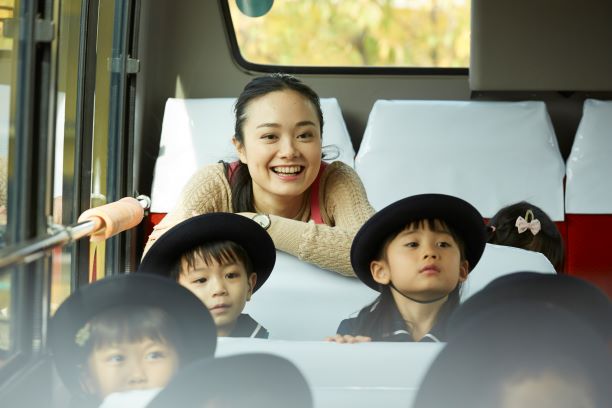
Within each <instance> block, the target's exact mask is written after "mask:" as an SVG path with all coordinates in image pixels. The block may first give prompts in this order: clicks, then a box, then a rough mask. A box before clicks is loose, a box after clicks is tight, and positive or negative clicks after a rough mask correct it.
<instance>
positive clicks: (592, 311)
mask: <svg viewBox="0 0 612 408" xmlns="http://www.w3.org/2000/svg"><path fill="white" fill-rule="evenodd" d="M521 301H523V302H542V303H546V304H549V305H554V306H557V307H559V308H562V309H565V310H566V311H568V312H570V313H572V314H574V315H576V316H578V318H580V320H582V321H583V322H584V323H586V324H589V325H590V326H591V327H592V328H593V329H594V330H595V331H596V332H597V333H598V334H600V335H601V337H602V338H603V339H604V340H606V341H612V302H611V301H610V299H609V298H608V296H607V295H606V294H605V293H604V292H603V291H602V290H601V289H599V288H598V287H596V286H595V285H593V284H591V283H590V282H587V281H585V280H584V279H580V278H577V277H574V276H569V275H558V274H550V273H537V272H516V273H511V274H508V275H504V276H500V277H499V278H497V279H495V280H493V281H491V282H490V283H489V284H488V285H487V286H485V287H484V289H482V290H481V291H479V292H477V293H476V294H474V295H473V296H471V297H470V298H469V299H468V300H466V301H465V302H464V303H463V304H462V305H461V307H459V309H457V310H456V311H455V312H454V313H453V315H452V316H451V318H450V320H449V322H448V326H447V329H446V330H447V334H448V335H449V336H453V335H454V333H457V332H460V331H462V330H469V326H470V324H471V322H472V321H473V320H476V319H477V318H478V315H479V314H480V313H483V312H486V311H487V310H490V309H491V308H492V307H493V306H496V305H501V304H504V303H510V302H521Z"/></svg>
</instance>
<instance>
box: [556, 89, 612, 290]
mask: <svg viewBox="0 0 612 408" xmlns="http://www.w3.org/2000/svg"><path fill="white" fill-rule="evenodd" d="M611 153H612V101H599V100H594V99H587V100H586V101H585V102H584V109H583V114H582V119H581V121H580V125H579V126H578V130H577V131H576V137H575V139H574V144H573V146H572V151H571V153H570V155H569V157H568V159H567V175H566V192H565V211H566V213H567V233H568V240H567V246H568V250H567V259H566V260H565V265H566V271H567V273H569V274H571V275H576V276H579V277H582V278H585V279H587V280H590V281H592V282H593V283H594V284H596V285H598V286H599V287H601V288H602V289H603V290H604V291H606V292H607V293H608V295H609V296H610V297H612V257H611V256H610V239H609V237H608V235H607V232H608V231H609V230H611V229H612V185H611V184H610V178H612V161H611V160H610V155H611Z"/></svg>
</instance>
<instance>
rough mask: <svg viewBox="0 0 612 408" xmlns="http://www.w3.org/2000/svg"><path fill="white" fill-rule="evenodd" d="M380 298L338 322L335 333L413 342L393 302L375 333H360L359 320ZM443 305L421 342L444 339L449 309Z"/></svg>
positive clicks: (371, 309)
mask: <svg viewBox="0 0 612 408" xmlns="http://www.w3.org/2000/svg"><path fill="white" fill-rule="evenodd" d="M379 303H380V300H377V301H376V302H375V303H374V304H372V305H371V306H367V307H364V308H363V309H361V311H360V312H359V314H358V315H357V316H356V317H353V318H350V319H344V320H342V321H341V322H340V325H339V326H338V330H336V332H337V334H341V335H346V334H348V335H351V336H369V337H372V340H373V341H393V342H402V341H405V342H414V341H415V340H414V339H413V338H412V334H411V333H410V330H409V329H408V327H407V326H406V323H405V321H404V318H403V317H402V315H401V314H400V312H399V310H398V309H397V306H396V305H395V302H393V307H392V308H391V316H390V319H389V320H388V321H387V324H381V325H379V326H378V327H379V328H380V330H378V331H377V332H376V333H370V334H366V333H360V332H359V328H360V322H361V321H363V319H365V318H366V317H367V315H368V314H370V313H372V312H374V310H376V307H377V306H378V305H379ZM445 309H447V308H445V307H443V308H442V309H441V310H440V313H439V314H438V318H437V319H436V323H435V324H434V326H433V327H432V328H431V330H430V331H429V333H427V334H426V335H425V336H423V337H422V338H421V340H419V342H421V343H426V342H436V343H437V342H442V341H446V335H445V329H446V321H447V319H448V315H449V314H450V311H446V310H445Z"/></svg>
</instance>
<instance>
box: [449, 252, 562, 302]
mask: <svg viewBox="0 0 612 408" xmlns="http://www.w3.org/2000/svg"><path fill="white" fill-rule="evenodd" d="M523 271H526V272H540V273H556V272H555V268H554V266H553V265H552V264H551V263H550V261H549V260H548V258H546V256H544V255H543V254H541V253H540V252H534V251H528V250H526V249H521V248H514V247H510V246H502V245H493V244H487V245H486V247H485V251H484V253H483V254H482V258H480V261H479V262H478V265H476V267H475V268H474V270H472V272H470V274H469V277H468V279H467V280H466V281H465V283H464V284H463V287H462V291H461V301H465V300H466V299H467V298H469V297H470V296H472V295H473V294H474V293H476V292H478V291H479V290H481V289H483V288H484V287H485V286H487V285H488V284H489V282H491V281H493V280H495V279H497V278H499V277H500V276H503V275H508V274H510V273H514V272H523Z"/></svg>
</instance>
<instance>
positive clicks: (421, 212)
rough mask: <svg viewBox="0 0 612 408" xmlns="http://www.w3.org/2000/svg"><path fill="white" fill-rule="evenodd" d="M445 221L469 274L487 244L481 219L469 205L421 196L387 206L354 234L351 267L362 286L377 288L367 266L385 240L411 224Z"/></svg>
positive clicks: (444, 197)
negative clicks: (460, 247) (460, 243)
mask: <svg viewBox="0 0 612 408" xmlns="http://www.w3.org/2000/svg"><path fill="white" fill-rule="evenodd" d="M425 219H438V220H441V221H444V222H445V223H446V224H447V225H448V226H449V227H450V228H451V229H452V230H453V231H454V232H455V233H456V234H457V235H459V237H460V238H461V240H462V241H463V243H464V245H465V257H466V259H467V261H468V263H469V270H470V271H471V270H472V269H473V268H474V267H475V266H476V264H477V263H478V261H479V260H480V257H481V256H482V253H483V251H484V248H485V244H486V233H485V231H486V230H485V224H484V221H483V218H482V215H480V213H479V212H478V210H477V209H476V208H474V207H473V206H472V205H471V204H470V203H468V202H467V201H464V200H462V199H460V198H457V197H453V196H449V195H445V194H420V195H415V196H411V197H407V198H404V199H402V200H399V201H396V202H394V203H393V204H390V205H388V206H387V207H385V208H383V209H382V210H380V211H378V212H377V213H376V214H374V215H373V216H372V218H370V219H369V220H368V221H367V222H366V223H365V224H364V225H363V226H362V227H361V229H360V230H359V231H358V232H357V235H355V239H354V240H353V245H352V246H351V265H352V266H353V269H354V270H355V273H356V274H357V277H358V278H359V279H361V281H362V282H363V283H365V284H366V285H368V286H369V287H371V288H372V289H374V290H379V285H378V283H376V281H374V279H373V278H372V273H371V272H370V263H371V262H372V261H373V260H374V259H376V257H377V256H378V253H379V252H380V249H381V247H382V245H383V243H384V242H385V240H386V239H387V238H388V237H389V236H390V235H391V234H394V233H396V232H399V231H401V230H402V229H403V228H404V227H405V226H407V225H408V224H410V223H411V222H414V221H419V220H425Z"/></svg>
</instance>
